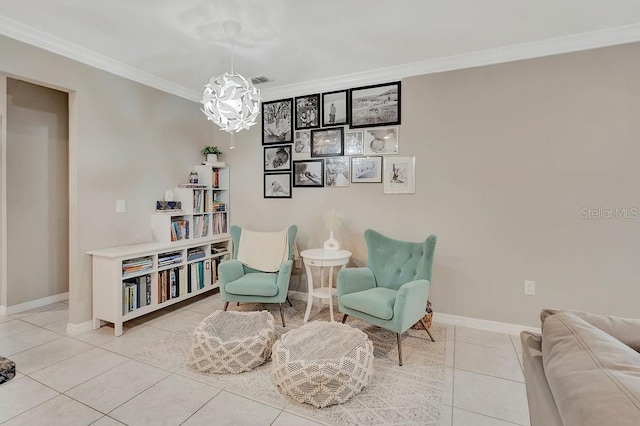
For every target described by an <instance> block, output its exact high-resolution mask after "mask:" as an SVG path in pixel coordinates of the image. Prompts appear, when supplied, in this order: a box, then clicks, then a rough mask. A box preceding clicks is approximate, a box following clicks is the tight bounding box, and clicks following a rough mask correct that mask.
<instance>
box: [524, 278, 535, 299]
mask: <svg viewBox="0 0 640 426" xmlns="http://www.w3.org/2000/svg"><path fill="white" fill-rule="evenodd" d="M524 294H526V295H528V296H535V294H536V282H535V281H526V280H525V282H524Z"/></svg>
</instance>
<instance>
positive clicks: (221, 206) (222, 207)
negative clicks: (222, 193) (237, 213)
mask: <svg viewBox="0 0 640 426" xmlns="http://www.w3.org/2000/svg"><path fill="white" fill-rule="evenodd" d="M211 209H212V210H213V211H214V212H226V211H227V205H226V204H225V203H221V202H220V201H214V202H213V205H212V206H211Z"/></svg>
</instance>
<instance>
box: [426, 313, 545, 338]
mask: <svg viewBox="0 0 640 426" xmlns="http://www.w3.org/2000/svg"><path fill="white" fill-rule="evenodd" d="M433 320H434V321H436V322H440V323H445V324H452V325H459V326H463V327H470V328H478V329H480V330H487V331H495V332H498V333H507V334H520V332H521V331H533V332H534V333H540V328H537V327H529V326H526V325H518V324H510V323H507V322H498V321H489V320H483V319H477V318H469V317H463V316H460V315H451V314H443V313H440V312H435V313H434V314H433Z"/></svg>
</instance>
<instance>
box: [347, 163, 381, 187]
mask: <svg viewBox="0 0 640 426" xmlns="http://www.w3.org/2000/svg"><path fill="white" fill-rule="evenodd" d="M351 182H352V183H371V182H375V183H380V182H382V157H351Z"/></svg>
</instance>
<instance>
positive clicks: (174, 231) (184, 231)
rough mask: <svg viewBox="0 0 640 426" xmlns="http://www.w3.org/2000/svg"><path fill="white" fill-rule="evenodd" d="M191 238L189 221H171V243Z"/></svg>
mask: <svg viewBox="0 0 640 426" xmlns="http://www.w3.org/2000/svg"><path fill="white" fill-rule="evenodd" d="M188 238H189V221H188V220H184V219H174V220H172V221H171V241H180V240H186V239H188Z"/></svg>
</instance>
